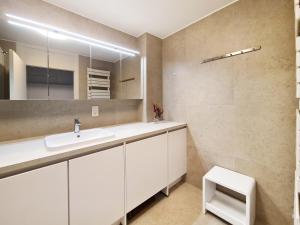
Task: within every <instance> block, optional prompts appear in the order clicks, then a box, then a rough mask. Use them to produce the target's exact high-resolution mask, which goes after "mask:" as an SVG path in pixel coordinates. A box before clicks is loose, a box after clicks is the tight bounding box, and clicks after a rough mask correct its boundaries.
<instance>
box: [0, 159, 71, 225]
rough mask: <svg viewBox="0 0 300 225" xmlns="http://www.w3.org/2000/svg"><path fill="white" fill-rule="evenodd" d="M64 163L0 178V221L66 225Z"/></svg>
mask: <svg viewBox="0 0 300 225" xmlns="http://www.w3.org/2000/svg"><path fill="white" fill-rule="evenodd" d="M67 172H68V171H67V163H66V162H64V163H59V164H55V165H51V166H47V167H43V168H40V169H36V170H33V171H30V172H26V173H22V174H18V175H15V176H11V177H7V178H3V179H0V224H3V225H68V175H67Z"/></svg>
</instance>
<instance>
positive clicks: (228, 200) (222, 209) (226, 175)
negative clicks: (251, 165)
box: [203, 166, 256, 225]
mask: <svg viewBox="0 0 300 225" xmlns="http://www.w3.org/2000/svg"><path fill="white" fill-rule="evenodd" d="M216 184H218V185H221V186H223V187H225V188H228V189H230V190H232V191H234V192H237V193H239V194H242V195H244V196H245V199H246V202H242V201H240V200H237V199H236V198H234V197H232V196H229V195H227V194H224V193H222V192H220V191H218V190H216ZM255 193H256V191H255V180H254V179H253V178H252V177H248V176H245V175H242V174H239V173H236V172H233V171H231V170H228V169H224V168H221V167H218V166H215V167H213V168H212V169H211V170H210V171H209V172H208V173H207V174H206V175H205V176H204V177H203V213H204V214H205V213H206V211H209V212H211V213H213V214H215V215H217V216H219V217H220V218H222V219H224V220H225V221H227V222H229V223H231V224H233V225H253V224H254V222H255V197H256V194H255Z"/></svg>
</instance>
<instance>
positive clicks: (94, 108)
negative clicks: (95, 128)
mask: <svg viewBox="0 0 300 225" xmlns="http://www.w3.org/2000/svg"><path fill="white" fill-rule="evenodd" d="M97 116H99V106H92V117H97Z"/></svg>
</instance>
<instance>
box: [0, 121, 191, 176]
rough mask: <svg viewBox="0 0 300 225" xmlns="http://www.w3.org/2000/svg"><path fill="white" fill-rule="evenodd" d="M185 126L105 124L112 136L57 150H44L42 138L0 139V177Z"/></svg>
mask: <svg viewBox="0 0 300 225" xmlns="http://www.w3.org/2000/svg"><path fill="white" fill-rule="evenodd" d="M184 127H186V124H185V123H177V122H169V121H161V122H154V123H129V124H122V125H117V126H110V127H104V129H105V130H107V131H111V132H113V133H114V134H115V137H114V138H111V139H109V140H105V141H101V142H99V143H97V144H96V145H95V144H93V145H86V146H84V147H81V148H80V149H78V148H74V147H73V148H70V149H67V150H57V151H49V150H47V148H46V146H45V143H44V137H38V138H31V139H25V140H15V141H9V142H0V178H1V177H6V176H9V175H13V174H17V173H20V172H23V171H26V170H30V169H34V168H36V167H40V166H44V165H50V164H54V163H56V162H61V161H64V160H68V159H70V158H75V157H78V156H81V155H85V154H89V153H93V152H95V151H97V150H99V149H102V148H108V147H112V146H115V145H118V144H121V143H123V142H128V141H133V140H137V139H140V138H145V137H147V136H152V135H155V134H159V133H161V132H166V131H169V130H174V129H180V128H184Z"/></svg>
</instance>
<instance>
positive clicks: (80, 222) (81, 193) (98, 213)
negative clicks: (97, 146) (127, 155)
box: [69, 146, 124, 225]
mask: <svg viewBox="0 0 300 225" xmlns="http://www.w3.org/2000/svg"><path fill="white" fill-rule="evenodd" d="M69 176H70V177H69V179H70V224H71V225H102V224H103V225H110V224H112V223H114V222H116V221H117V220H118V219H120V218H122V217H123V216H124V151H123V146H120V147H116V148H111V149H108V150H105V151H101V152H98V153H95V154H91V155H87V156H84V157H80V158H77V159H73V160H70V161H69Z"/></svg>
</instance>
